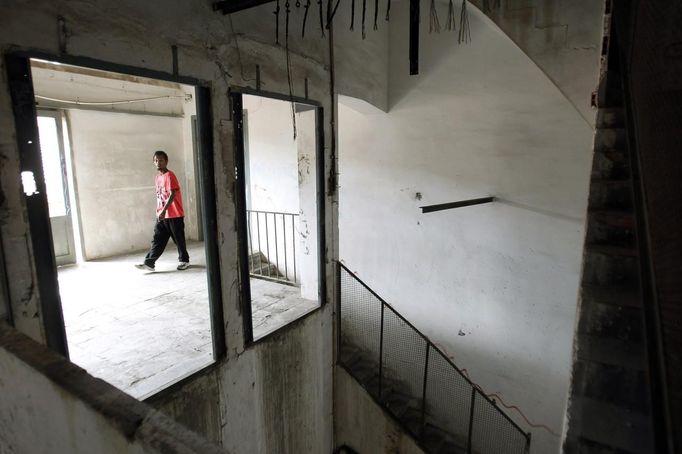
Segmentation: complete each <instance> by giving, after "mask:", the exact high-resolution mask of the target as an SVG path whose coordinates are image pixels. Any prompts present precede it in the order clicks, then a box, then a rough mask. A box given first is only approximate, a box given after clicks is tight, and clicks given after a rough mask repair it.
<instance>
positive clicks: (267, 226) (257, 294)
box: [233, 93, 324, 342]
mask: <svg viewBox="0 0 682 454" xmlns="http://www.w3.org/2000/svg"><path fill="white" fill-rule="evenodd" d="M233 108H234V109H235V119H236V120H237V124H238V125H239V126H240V128H238V130H237V131H236V135H237V136H238V137H237V154H238V155H239V156H238V157H237V162H238V178H239V177H240V176H243V177H242V178H241V180H242V181H241V184H240V188H241V190H242V196H243V201H242V209H241V210H240V211H241V212H240V217H241V221H242V226H243V230H242V235H241V236H242V241H241V242H242V244H243V248H242V251H240V258H241V260H242V263H243V266H242V273H243V274H244V275H247V274H248V276H249V279H248V280H245V281H246V282H244V283H243V289H242V290H243V293H244V295H247V298H245V299H246V300H247V301H245V304H247V307H246V308H245V309H246V310H245V311H244V312H245V318H246V319H247V320H245V325H247V326H246V329H245V332H246V336H247V342H250V341H256V340H259V339H262V338H263V337H265V336H267V335H268V334H271V333H272V332H274V331H276V330H278V329H280V328H282V327H284V326H286V325H288V324H289V323H291V322H293V321H294V320H298V319H300V318H301V317H303V316H305V315H307V314H309V313H311V312H312V311H314V310H315V309H316V308H318V307H320V305H321V302H322V300H323V295H324V291H323V289H324V275H323V273H322V272H321V271H322V269H323V267H322V265H321V263H322V258H323V252H322V251H324V248H323V244H324V241H323V240H324V238H323V237H324V229H323V227H324V226H323V220H324V216H323V208H324V207H323V203H324V198H323V194H324V189H323V178H322V175H323V168H322V165H323V159H322V153H321V151H320V150H321V137H320V136H321V134H320V131H319V128H320V125H321V115H322V113H321V108H320V107H318V106H316V105H313V104H309V103H306V102H293V103H292V102H290V101H285V100H283V99H276V98H273V97H269V96H263V95H261V94H241V93H234V94H233ZM294 131H295V132H294ZM247 286H248V288H245V287H247ZM249 337H251V338H249Z"/></svg>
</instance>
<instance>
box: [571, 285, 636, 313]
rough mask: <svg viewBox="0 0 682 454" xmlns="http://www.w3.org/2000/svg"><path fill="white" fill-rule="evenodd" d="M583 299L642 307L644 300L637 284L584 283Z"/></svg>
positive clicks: (585, 300) (590, 301) (588, 301)
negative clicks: (606, 284)
mask: <svg viewBox="0 0 682 454" xmlns="http://www.w3.org/2000/svg"><path fill="white" fill-rule="evenodd" d="M582 299H583V301H584V302H587V303H588V304H589V303H592V302H597V303H602V304H613V305H617V306H624V307H635V308H641V307H642V301H641V299H640V294H639V289H638V288H637V287H635V286H631V287H618V286H613V285H611V286H598V285H589V284H583V288H582Z"/></svg>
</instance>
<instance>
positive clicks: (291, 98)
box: [284, 0, 296, 140]
mask: <svg viewBox="0 0 682 454" xmlns="http://www.w3.org/2000/svg"><path fill="white" fill-rule="evenodd" d="M284 8H285V11H286V22H285V27H286V28H285V31H284V47H285V50H286V55H287V82H288V83H289V101H290V102H291V122H292V124H293V126H294V140H296V106H295V105H294V91H293V89H292V86H291V56H290V54H289V13H290V12H291V8H290V5H289V0H286V3H285V4H284Z"/></svg>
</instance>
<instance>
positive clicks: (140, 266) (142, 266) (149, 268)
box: [135, 263, 154, 271]
mask: <svg viewBox="0 0 682 454" xmlns="http://www.w3.org/2000/svg"><path fill="white" fill-rule="evenodd" d="M135 268H137V269H138V270H147V271H154V267H153V266H149V265H147V264H146V263H137V264H136V265H135Z"/></svg>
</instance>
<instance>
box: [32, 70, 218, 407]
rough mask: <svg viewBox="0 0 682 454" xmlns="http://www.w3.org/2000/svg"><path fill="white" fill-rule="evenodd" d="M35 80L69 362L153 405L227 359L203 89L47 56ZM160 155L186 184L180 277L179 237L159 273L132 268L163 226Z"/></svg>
mask: <svg viewBox="0 0 682 454" xmlns="http://www.w3.org/2000/svg"><path fill="white" fill-rule="evenodd" d="M31 74H32V83H33V91H34V95H35V99H36V105H37V108H38V111H37V126H38V133H39V141H40V159H41V162H42V169H43V172H44V180H45V187H46V192H47V201H48V207H49V208H48V209H49V223H50V228H51V231H52V246H53V252H54V255H55V259H56V262H57V265H58V268H57V276H58V280H59V296H60V298H59V299H60V300H61V310H62V314H63V319H64V328H65V331H66V339H67V344H68V351H69V356H70V359H71V361H72V362H74V363H76V364H78V365H79V366H81V367H83V368H84V369H86V370H87V371H88V372H89V373H91V374H92V375H94V376H97V377H99V378H102V379H104V380H105V381H108V382H109V383H111V384H112V385H114V386H116V387H118V388H120V389H122V390H123V391H125V392H127V393H128V394H131V395H132V396H134V397H137V398H140V399H142V398H146V397H148V396H149V395H152V394H154V393H156V392H158V391H159V390H161V389H163V388H165V387H166V386H168V385H170V384H172V383H175V382H177V381H179V380H181V379H183V378H185V377H187V376H188V375H191V374H192V373H194V372H196V371H198V370H201V369H203V368H204V367H206V366H208V365H209V364H211V363H213V362H214V360H215V357H216V355H219V354H221V352H220V351H215V350H216V349H215V348H214V345H219V342H216V334H215V332H214V330H213V329H212V325H215V324H216V316H215V311H216V310H219V309H216V307H218V308H219V307H220V304H219V303H218V302H216V301H213V300H215V295H216V294H218V295H219V288H218V289H216V288H215V284H214V285H212V286H211V285H209V274H208V273H207V268H208V264H207V262H211V265H210V266H212V267H214V266H215V260H213V259H210V258H209V257H207V249H210V248H207V247H206V245H207V242H208V241H205V239H206V238H205V236H206V235H214V233H208V231H201V230H200V229H202V228H203V226H204V225H205V224H214V221H215V217H214V216H215V213H210V212H211V210H210V209H202V205H203V208H205V207H210V206H211V203H213V200H211V201H206V200H203V199H202V197H204V196H205V194H206V193H210V194H211V196H210V197H209V198H211V199H212V198H213V195H212V194H213V188H212V187H209V186H208V185H209V184H212V183H211V181H212V177H211V178H208V179H207V178H202V176H205V175H203V174H202V172H203V173H204V174H205V173H206V170H207V169H206V168H201V167H202V166H204V167H206V165H205V164H202V163H203V162H204V161H205V160H206V159H205V156H206V155H202V154H201V153H202V148H204V147H202V146H201V144H202V143H203V142H202V140H201V138H200V137H199V135H200V134H199V133H198V132H197V130H198V129H200V127H199V125H198V124H197V123H196V117H197V115H198V112H197V103H196V101H197V98H196V89H195V87H194V86H190V85H183V84H179V83H175V82H167V81H163V80H158V79H147V78H143V77H137V76H132V75H127V74H120V73H114V72H109V71H99V70H94V69H90V68H82V67H77V66H70V65H64V64H53V63H51V62H47V61H42V60H31ZM66 120H68V121H66ZM67 125H68V129H67ZM204 134H205V133H204ZM206 148H208V147H206ZM157 150H163V151H165V152H166V153H167V155H168V157H169V160H168V169H171V170H172V171H173V172H174V174H175V175H176V177H177V181H178V183H179V187H180V193H179V194H181V197H182V201H183V208H184V217H183V221H184V226H185V229H184V231H185V235H186V240H187V249H188V251H189V255H190V261H189V267H188V268H186V269H184V270H181V269H177V267H178V259H179V257H178V252H177V251H176V247H175V244H174V238H175V237H174V236H173V237H171V239H170V241H169V242H168V245H167V247H166V249H165V252H164V253H163V255H162V256H161V257H160V258H159V259H158V260H157V261H156V263H155V271H154V272H148V271H142V270H140V269H136V268H135V266H134V264H136V263H140V262H142V261H143V259H144V257H145V254H146V253H147V251H148V250H149V243H150V240H151V239H152V235H153V232H154V229H155V225H156V223H157V218H156V212H155V208H156V203H157V198H156V189H155V176H156V175H157V174H158V173H159V172H158V170H157V169H156V168H155V167H154V162H153V155H154V153H155V151H157ZM209 151H210V150H209ZM24 173H26V172H24ZM24 173H22V181H24V189H25V191H27V194H28V192H29V191H30V190H31V189H30V178H28V176H25V175H24ZM202 180H203V181H202ZM205 180H208V181H205ZM35 186H36V185H35V183H34V184H33V187H35ZM38 187H40V186H39V185H38ZM33 190H34V191H35V189H33ZM207 212H209V213H207ZM176 214H177V213H176ZM181 214H182V213H181ZM209 215H210V216H213V218H212V221H213V222H207V219H206V216H209ZM209 221H211V220H209ZM30 222H33V220H30ZM74 226H75V227H76V228H74ZM76 236H78V238H76ZM209 241H213V242H214V241H215V238H209ZM77 245H80V250H79V251H78V252H79V253H78V254H76V253H75V252H76V251H75V249H77V247H76V246H77ZM38 253H39V252H38ZM210 254H211V253H210V252H209V255H210ZM211 257H212V256H211ZM207 259H208V260H207ZM212 272H213V273H218V270H217V269H212ZM211 282H213V280H211ZM220 325H222V323H220ZM218 329H220V328H218Z"/></svg>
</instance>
